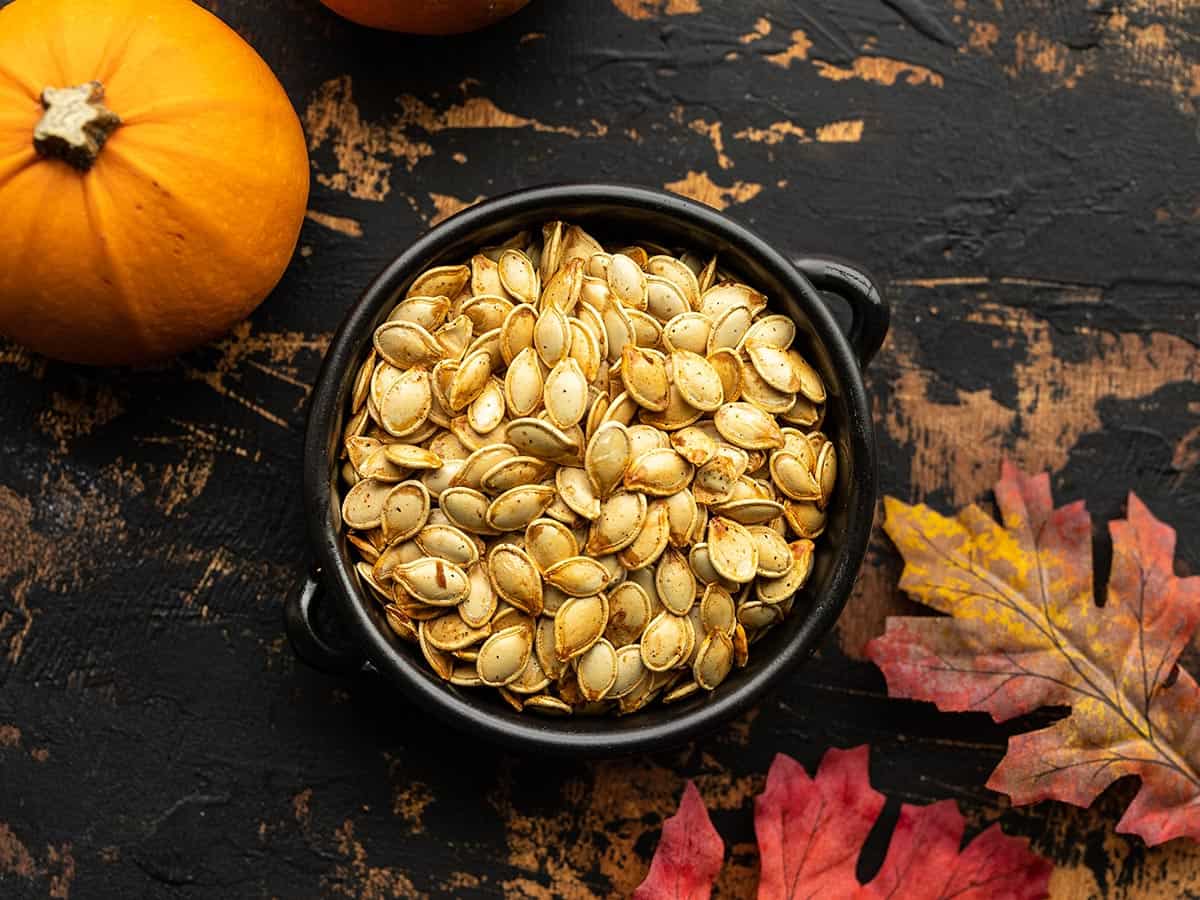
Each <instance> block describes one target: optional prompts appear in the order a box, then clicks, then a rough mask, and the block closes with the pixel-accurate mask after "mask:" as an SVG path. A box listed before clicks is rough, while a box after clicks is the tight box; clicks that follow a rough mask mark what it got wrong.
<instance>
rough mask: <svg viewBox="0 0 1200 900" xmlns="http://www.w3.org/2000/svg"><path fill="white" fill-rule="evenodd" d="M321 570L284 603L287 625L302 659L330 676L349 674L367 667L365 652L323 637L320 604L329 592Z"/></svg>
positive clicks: (293, 645) (285, 624) (296, 652)
mask: <svg viewBox="0 0 1200 900" xmlns="http://www.w3.org/2000/svg"><path fill="white" fill-rule="evenodd" d="M319 575H320V572H319V571H318V572H316V573H314V574H312V575H309V576H308V577H307V578H306V579H305V582H304V587H303V588H301V590H300V592H299V593H298V594H293V595H292V596H290V597H288V599H287V601H286V602H285V603H284V604H283V625H284V628H285V629H286V630H287V636H288V640H289V641H291V644H292V650H293V651H294V652H295V654H296V655H297V656H298V657H300V659H301V660H302V661H303V662H305V663H307V664H308V665H310V666H312V667H313V668H314V669H317V670H318V671H320V672H325V673H326V674H328V675H349V674H352V673H354V672H359V671H361V670H362V668H363V658H362V654H361V653H359V652H357V651H356V650H353V649H350V648H346V649H339V648H337V647H335V646H333V645H331V644H330V643H329V641H327V640H326V639H325V638H324V637H322V636H321V633H320V628H319V626H318V624H317V621H318V614H317V611H318V607H319V606H320V604H321V602H322V598H323V597H324V595H325V588H324V586H323V585H322V583H321V581H320V578H319Z"/></svg>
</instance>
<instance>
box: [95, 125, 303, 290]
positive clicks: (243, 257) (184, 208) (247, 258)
mask: <svg viewBox="0 0 1200 900" xmlns="http://www.w3.org/2000/svg"><path fill="white" fill-rule="evenodd" d="M121 149H122V148H118V147H113V148H112V150H114V151H116V152H114V153H113V154H112V155H113V157H114V162H120V163H121V164H123V165H124V166H125V167H126V168H127V169H128V170H129V172H131V173H132V174H134V175H136V176H137V177H140V178H144V179H146V180H147V181H157V182H158V183H159V184H160V185H166V184H167V183H168V181H169V179H167V176H166V175H164V174H163V173H162V172H159V171H158V170H157V169H155V168H154V167H153V166H151V165H149V164H147V163H146V162H145V161H144V160H140V159H137V158H135V156H134V155H133V154H131V153H127V152H121ZM204 162H205V163H207V162H208V160H204ZM164 190H165V187H164ZM168 196H169V197H170V198H171V202H172V204H173V205H174V208H175V214H176V216H177V217H178V218H179V220H180V221H181V222H182V223H184V224H185V225H186V226H187V227H188V229H189V230H191V231H192V232H193V233H194V234H196V235H198V236H199V237H200V239H201V240H205V241H208V242H210V243H211V244H213V245H216V246H218V247H219V249H220V252H221V253H224V254H226V255H228V256H229V257H231V258H233V259H236V260H238V261H239V262H241V263H242V264H243V265H244V266H246V268H247V269H249V270H251V271H254V270H257V269H259V268H260V267H261V258H260V257H259V256H258V255H256V254H255V253H254V252H253V251H252V250H251V249H249V248H243V247H242V246H240V245H238V244H234V243H232V242H230V240H229V238H228V237H226V236H225V235H224V234H222V233H221V232H220V231H217V230H216V229H214V228H213V227H212V225H211V224H210V220H209V219H208V217H207V216H204V215H201V214H198V211H197V210H196V209H195V208H194V206H193V205H192V203H191V202H190V201H188V200H186V199H185V198H183V197H181V196H180V195H178V194H174V193H170V194H169V195H168ZM301 224H303V223H301ZM299 237H300V234H299V231H297V233H296V239H297V241H299ZM293 253H295V246H294V245H293V247H292V250H291V252H289V254H288V256H289V258H290V257H291V255H292V254H293Z"/></svg>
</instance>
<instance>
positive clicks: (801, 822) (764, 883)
mask: <svg viewBox="0 0 1200 900" xmlns="http://www.w3.org/2000/svg"><path fill="white" fill-rule="evenodd" d="M868 755H869V751H868V748H867V747H866V746H862V747H856V748H855V749H853V750H830V751H828V752H827V753H826V754H825V757H824V759H822V761H821V765H820V768H819V769H818V770H817V774H816V777H814V778H809V776H808V773H807V772H805V771H804V767H803V766H801V765H800V764H799V763H798V762H796V761H795V760H794V759H792V758H791V757H789V756H785V755H783V754H779V755H777V756H776V757H775V760H774V761H773V762H772V763H771V769H770V771H769V772H768V773H767V784H766V788H765V790H764V791H763V793H762V794H760V795H759V796H758V798H757V799H756V800H755V804H754V809H755V811H754V827H755V831H756V833H757V835H758V847H759V855H760V858H761V880H760V881H759V885H758V898H759V900H798V898H812V900H821V898H828V900H877V898H883V897H887V898H890V900H942V898H946V900H948V898H951V897H953V898H955V900H1038V898H1042V897H1046V896H1048V893H1047V886H1048V884H1049V881H1050V874H1051V872H1052V871H1053V866H1052V865H1051V864H1050V863H1049V862H1048V861H1047V860H1044V859H1042V858H1041V857H1039V856H1037V855H1036V854H1034V853H1032V852H1030V850H1029V848H1028V846H1027V842H1026V841H1024V840H1022V839H1019V838H1012V837H1008V836H1006V835H1005V834H1004V833H1003V832H1002V831H1001V830H1000V826H998V825H993V826H991V827H990V828H988V829H987V830H986V831H984V832H983V833H982V834H980V835H979V836H978V837H976V838H975V839H974V840H973V841H971V843H970V844H968V845H967V847H966V848H965V849H964V850H962V851H960V850H959V847H960V845H961V843H962V836H963V824H964V823H963V817H962V815H961V814H960V813H959V811H958V807H957V806H956V805H955V803H954V801H953V800H944V801H942V802H940V803H934V804H931V805H929V806H910V805H909V804H907V803H906V804H903V805H902V806H901V808H900V818H899V820H898V821H897V823H896V826H895V829H894V831H893V832H892V839H891V845H890V847H889V849H888V852H887V856H886V858H885V859H884V862H883V866H882V867H881V868H880V870H879V873H878V874H877V875H876V876H875V877H874V878H873V879H872V880H871V881H870V882H869V883H868V884H865V885H863V884H860V883H859V881H858V877H857V876H856V874H855V869H856V866H857V860H858V855H859V852H860V851H861V849H862V846H863V843H864V842H865V841H866V839H867V835H868V834H870V832H871V829H872V827H873V826H874V825H875V820H876V819H878V818H879V814H880V812H881V811H882V810H883V806H884V802H885V801H884V797H883V795H882V794H880V793H879V792H878V791H876V790H874V789H873V788H872V787H871V782H870V778H869V775H868ZM697 807H698V808H697ZM684 822H686V823H689V824H688V826H687V827H688V828H690V829H693V830H694V831H695V832H696V833H697V834H705V833H707V832H709V831H710V830H711V828H712V825H711V823H710V822H709V819H708V815H707V814H706V813H705V812H704V807H703V804H702V803H701V801H700V797H699V793H698V792H697V791H696V789H695V787H694V786H693V785H692V784H691V783H690V782H689V784H688V788H687V791H686V792H685V793H684V798H683V801H682V802H681V803H680V811H679V813H678V814H677V815H676V816H674V817H673V818H671V819H668V820H667V822H666V823H665V824H664V826H663V838H662V841H661V843H660V844H659V846H658V850H657V851H656V852H655V855H654V861H653V863H652V864H651V867H650V874H649V875H648V876H647V878H646V880H645V881H644V882H643V883H642V885H641V886H640V887H639V888H638V890H637V892H636V893H635V894H634V898H635V900H666V898H675V897H707V896H709V891H710V890H711V887H712V885H713V883H714V882H715V880H716V877H717V874H718V872H719V869H720V860H721V857H720V853H719V852H718V853H717V855H716V857H715V860H716V865H715V866H714V865H713V859H714V857H713V856H712V855H711V853H702V854H698V855H697V857H696V859H697V861H698V863H699V865H698V867H697V869H695V870H693V871H690V872H689V871H688V869H689V864H690V862H691V860H692V858H693V857H692V856H690V851H689V848H690V847H692V846H698V845H701V844H705V841H695V840H693V841H684V840H681V839H680V835H681V832H680V829H681V828H682V827H683V824H682V823H684ZM712 834H713V836H714V837H715V832H713V833H712ZM707 846H708V847H710V848H711V847H712V844H711V842H708V843H707ZM720 846H721V845H720V839H719V838H716V847H717V848H718V851H719V848H720ZM701 871H702V872H703V874H701ZM685 872H686V873H687V874H686V875H685V876H682V877H681V874H680V873H685ZM705 878H706V879H707V880H706V881H705V880H704V879H705ZM678 884H682V885H684V886H685V890H686V891H690V892H691V893H686V892H684V891H678V892H677V891H676V890H675V889H674V888H675V885H678Z"/></svg>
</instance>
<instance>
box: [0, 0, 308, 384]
mask: <svg viewBox="0 0 1200 900" xmlns="http://www.w3.org/2000/svg"><path fill="white" fill-rule="evenodd" d="M0 60H2V61H3V64H2V65H0V221H2V222H3V238H2V239H0V334H3V335H5V336H7V337H9V338H12V339H14V340H16V341H19V342H20V343H22V344H25V345H27V346H29V347H30V348H32V349H34V350H36V351H38V352H39V353H43V354H45V355H46V356H50V357H54V358H56V359H61V360H66V361H68V362H76V363H89V364H96V365H109V364H125V363H143V362H149V361H153V360H158V359H163V358H165V357H168V356H172V355H174V354H176V353H179V352H180V351H183V350H186V349H188V348H191V347H195V346H197V345H199V344H202V343H204V342H205V341H208V340H210V339H212V338H214V337H217V336H218V335H220V334H222V333H224V332H225V331H227V330H228V329H229V328H230V327H231V326H232V325H233V324H234V323H236V322H238V321H239V320H241V319H243V318H245V316H246V315H248V314H249V313H250V312H251V311H252V310H253V309H254V308H255V307H256V306H258V304H259V303H261V302H262V301H263V299H264V298H265V297H266V296H267V294H268V293H270V291H271V289H272V288H274V287H275V285H276V284H277V283H278V282H279V279H280V278H281V277H282V275H283V272H284V270H285V269H286V268H287V265H288V263H289V261H290V260H291V257H292V253H293V251H294V250H295V247H296V241H297V240H298V238H299V234H300V226H301V225H302V223H303V220H304V212H305V208H306V206H307V198H308V181H309V169H308V152H307V147H306V144H305V139H304V132H303V129H302V128H301V127H300V121H299V119H298V118H297V116H296V113H295V110H294V109H293V108H292V106H291V103H290V102H289V101H288V98H287V95H286V94H285V93H284V91H283V88H282V87H281V86H280V84H279V82H278V80H277V79H276V78H275V76H274V75H273V74H272V72H271V70H270V69H269V68H268V67H267V65H266V63H264V62H263V61H262V59H261V58H260V57H259V56H258V54H257V53H255V52H254V50H253V49H252V48H251V47H250V46H249V45H248V44H247V43H246V42H245V41H243V40H242V39H241V38H240V37H238V35H237V34H235V33H234V32H233V31H232V30H231V29H230V28H229V27H227V26H226V25H225V24H224V23H222V22H221V21H220V20H219V19H218V18H216V17H215V16H213V15H212V14H210V13H208V12H206V11H205V10H204V9H202V8H201V7H199V6H197V5H196V4H195V3H193V2H191V0H15V2H13V3H12V4H10V5H9V6H7V7H5V8H4V9H2V10H0Z"/></svg>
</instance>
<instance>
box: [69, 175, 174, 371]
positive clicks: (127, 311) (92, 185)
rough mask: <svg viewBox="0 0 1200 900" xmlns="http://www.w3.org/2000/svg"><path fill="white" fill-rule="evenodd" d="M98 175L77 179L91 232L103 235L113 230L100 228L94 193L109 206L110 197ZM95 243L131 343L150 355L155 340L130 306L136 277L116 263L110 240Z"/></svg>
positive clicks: (96, 198) (99, 215) (153, 348)
mask: <svg viewBox="0 0 1200 900" xmlns="http://www.w3.org/2000/svg"><path fill="white" fill-rule="evenodd" d="M98 174H99V173H97V172H90V173H88V175H86V176H83V177H81V178H80V180H81V181H82V182H83V185H82V189H83V208H84V213H85V214H86V215H87V219H88V225H89V226H90V227H91V229H92V233H93V234H96V235H107V234H112V233H113V232H112V231H111V230H109V231H106V230H105V228H104V220H105V218H106V217H105V215H104V213H103V212H102V211H101V210H100V208H99V200H100V197H98V196H97V195H98V194H101V195H103V196H104V199H106V200H107V201H108V205H109V206H110V207H111V206H112V197H111V196H110V192H109V191H108V190H107V185H105V184H104V180H103V179H102V178H98V177H96V176H97V175H98ZM98 243H99V247H100V256H101V258H102V259H103V260H104V262H105V264H106V265H107V266H108V273H109V276H110V277H111V278H112V280H113V286H114V287H115V288H116V292H115V293H116V296H117V297H119V298H120V308H121V312H122V314H123V315H124V317H125V318H126V319H127V320H128V322H129V327H130V331H131V332H132V333H133V334H134V335H136V340H135V341H134V343H136V344H137V345H138V347H139V348H140V349H141V350H142V351H143V353H144V354H145V355H146V356H152V355H153V354H154V352H155V349H156V347H155V342H154V340H153V339H152V338H151V337H150V335H149V333H148V332H147V331H146V326H145V324H144V323H143V322H142V318H141V316H140V315H139V314H138V311H137V310H136V309H135V308H134V304H133V302H132V299H131V298H132V297H133V291H132V286H133V284H135V283H136V279H133V278H127V277H126V272H125V270H124V269H123V268H122V266H121V264H120V263H119V262H118V259H119V256H120V255H119V254H117V253H114V252H113V250H112V244H111V242H110V241H108V240H100V241H99V242H98Z"/></svg>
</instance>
